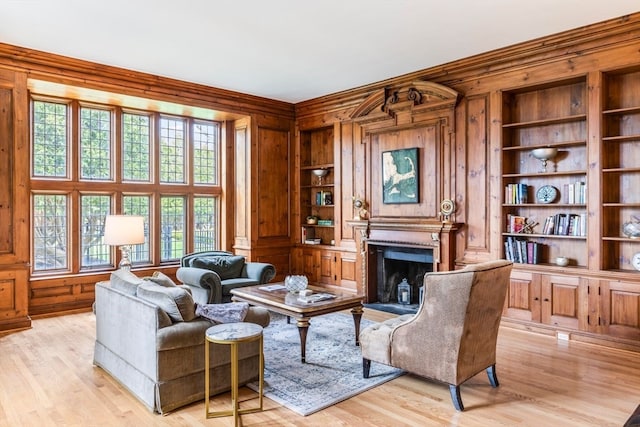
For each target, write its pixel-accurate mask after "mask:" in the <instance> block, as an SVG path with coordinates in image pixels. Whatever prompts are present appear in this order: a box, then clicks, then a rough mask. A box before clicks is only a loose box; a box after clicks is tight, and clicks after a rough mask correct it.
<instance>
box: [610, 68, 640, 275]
mask: <svg viewBox="0 0 640 427" xmlns="http://www.w3.org/2000/svg"><path fill="white" fill-rule="evenodd" d="M602 98H603V106H602V144H601V147H602V148H601V164H602V192H601V193H602V196H601V197H602V245H601V247H602V252H601V260H602V269H603V270H613V271H622V272H624V271H634V272H635V271H636V270H635V269H634V268H633V266H632V265H631V258H632V257H633V254H634V253H636V252H639V251H640V239H632V238H630V237H628V236H625V235H624V234H623V232H622V226H623V224H624V223H625V222H627V221H631V220H632V217H633V216H636V217H638V219H640V69H633V70H625V71H618V72H611V73H605V74H604V76H603V97H602Z"/></svg>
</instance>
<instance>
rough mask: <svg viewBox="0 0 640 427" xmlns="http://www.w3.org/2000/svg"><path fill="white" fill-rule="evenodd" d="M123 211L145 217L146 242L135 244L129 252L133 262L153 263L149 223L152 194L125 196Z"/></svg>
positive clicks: (126, 213)
mask: <svg viewBox="0 0 640 427" xmlns="http://www.w3.org/2000/svg"><path fill="white" fill-rule="evenodd" d="M122 202H123V203H122V206H123V210H122V212H123V213H124V214H125V215H137V216H141V217H143V218H144V236H145V242H144V243H143V244H142V245H135V246H134V247H133V248H132V250H131V252H130V253H129V258H130V259H131V263H132V264H136V263H138V264H139V263H144V264H149V263H151V252H150V250H149V223H150V222H151V216H150V213H151V197H150V196H124V197H123V199H122Z"/></svg>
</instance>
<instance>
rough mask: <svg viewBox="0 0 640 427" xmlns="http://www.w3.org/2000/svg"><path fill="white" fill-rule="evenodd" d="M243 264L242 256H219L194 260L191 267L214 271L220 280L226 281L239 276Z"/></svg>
mask: <svg viewBox="0 0 640 427" xmlns="http://www.w3.org/2000/svg"><path fill="white" fill-rule="evenodd" d="M244 262H245V260H244V257H243V256H242V255H230V256H227V255H221V256H208V257H200V258H196V259H194V260H193V262H192V263H191V266H192V267H196V268H204V269H206V270H211V271H215V272H216V273H217V274H218V276H220V280H227V279H234V278H236V277H239V276H240V274H241V273H242V269H243V268H244Z"/></svg>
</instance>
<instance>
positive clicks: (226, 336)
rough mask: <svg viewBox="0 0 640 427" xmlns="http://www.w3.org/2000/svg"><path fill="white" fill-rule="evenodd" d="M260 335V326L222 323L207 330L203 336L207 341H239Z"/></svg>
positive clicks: (242, 323)
mask: <svg viewBox="0 0 640 427" xmlns="http://www.w3.org/2000/svg"><path fill="white" fill-rule="evenodd" d="M260 335H262V326H260V325H256V324H255V323H247V322H237V323H222V324H220V325H215V326H212V327H210V328H208V329H207V331H206V332H205V336H206V337H207V340H209V341H240V340H246V339H251V338H255V337H258V336H260Z"/></svg>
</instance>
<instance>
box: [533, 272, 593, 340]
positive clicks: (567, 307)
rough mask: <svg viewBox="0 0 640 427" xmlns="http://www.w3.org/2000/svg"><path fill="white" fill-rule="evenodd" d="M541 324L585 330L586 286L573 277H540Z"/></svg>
mask: <svg viewBox="0 0 640 427" xmlns="http://www.w3.org/2000/svg"><path fill="white" fill-rule="evenodd" d="M541 285H542V286H541V290H542V293H541V297H542V304H541V309H542V312H541V314H542V323H546V324H548V325H554V326H560V327H564V328H571V329H581V330H587V313H588V310H587V305H588V303H589V300H588V295H587V284H586V282H585V279H582V278H580V277H575V276H559V275H557V276H556V275H542V283H541Z"/></svg>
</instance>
